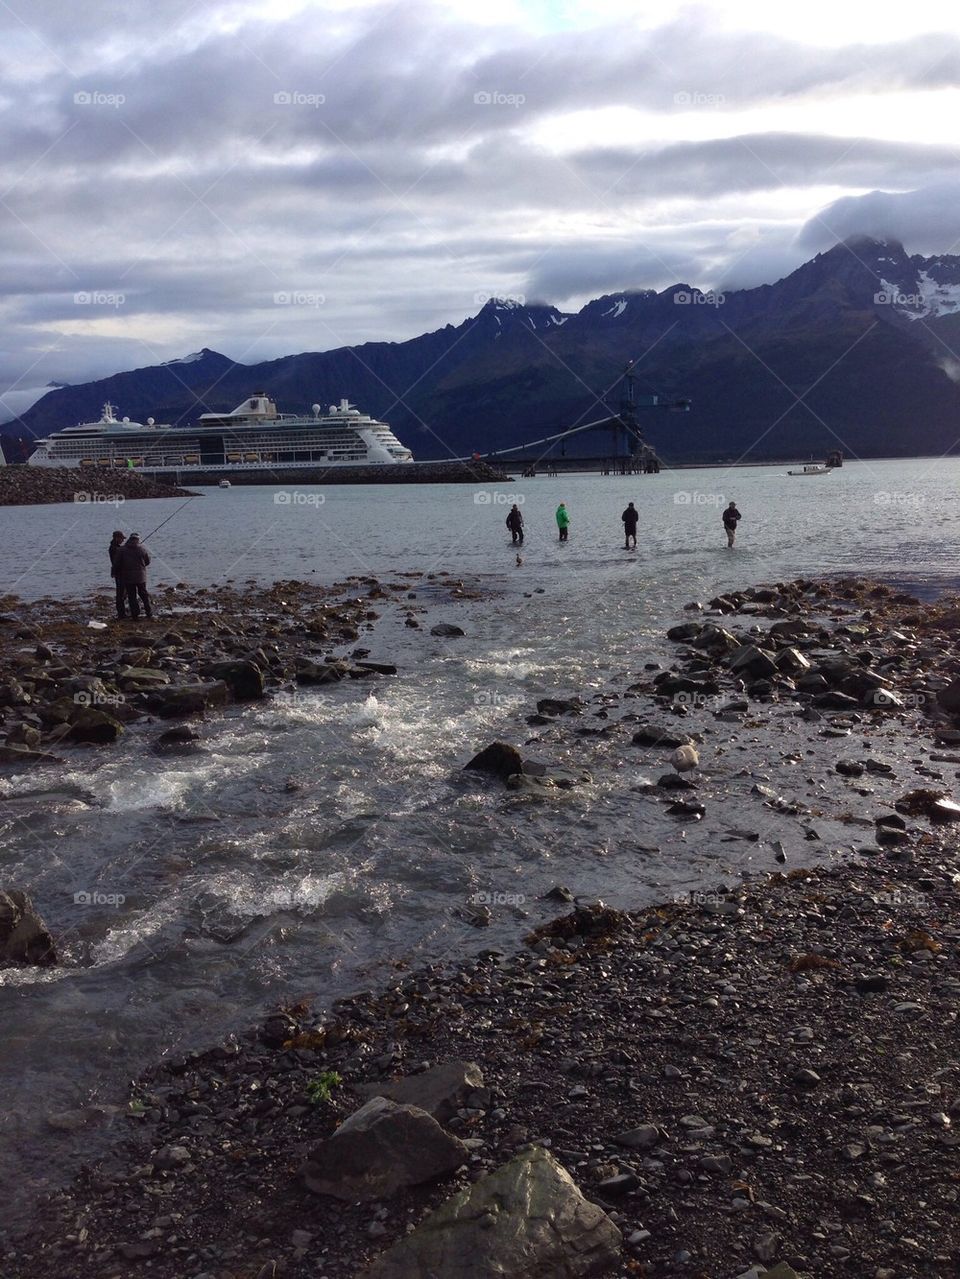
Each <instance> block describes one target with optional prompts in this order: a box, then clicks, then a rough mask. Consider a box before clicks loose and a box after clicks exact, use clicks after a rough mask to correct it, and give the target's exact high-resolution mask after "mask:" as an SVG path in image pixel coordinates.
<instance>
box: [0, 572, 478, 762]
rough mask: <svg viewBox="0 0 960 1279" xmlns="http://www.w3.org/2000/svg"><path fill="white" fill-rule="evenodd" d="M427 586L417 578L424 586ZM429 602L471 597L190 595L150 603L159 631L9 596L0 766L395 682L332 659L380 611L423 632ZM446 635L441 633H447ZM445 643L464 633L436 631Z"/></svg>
mask: <svg viewBox="0 0 960 1279" xmlns="http://www.w3.org/2000/svg"><path fill="white" fill-rule="evenodd" d="M421 579H422V580H421ZM425 592H428V593H429V595H430V598H431V602H432V603H436V602H438V601H446V600H449V601H451V602H452V601H458V600H462V599H469V598H473V597H475V592H473V591H471V590H470V589H469V588H468V587H466V586H465V585H464V583H463V582H462V581H459V580H457V579H454V578H452V577H451V576H450V575H449V574H447V573H443V572H438V573H431V574H427V575H424V574H421V573H407V574H400V575H398V577H397V580H395V581H393V582H390V583H387V584H381V583H380V582H379V581H378V580H377V579H376V578H372V577H367V578H360V577H355V578H351V579H348V580H347V581H346V582H340V583H336V584H334V585H332V586H329V587H327V586H316V585H310V584H308V583H305V582H278V583H276V584H275V585H274V586H273V587H271V588H269V589H260V588H256V589H254V590H246V589H243V588H234V587H230V586H224V587H219V588H216V589H203V590H199V589H191V588H188V587H186V586H184V585H183V584H179V585H177V586H169V587H163V588H161V589H160V590H158V591H155V592H154V593H153V599H154V609H155V616H154V618H153V620H148V619H146V618H140V619H138V620H136V621H134V620H132V619H126V620H124V621H117V620H115V619H112V620H111V621H110V622H109V623H106V622H100V621H97V620H92V621H89V622H86V623H84V622H82V621H76V620H72V619H71V620H67V621H65V620H64V612H65V611H67V612H72V613H74V615H76V614H77V613H79V614H81V615H82V614H83V613H84V612H85V611H90V612H92V613H93V614H94V615H95V616H96V617H108V618H109V617H110V615H111V611H112V608H113V601H112V598H111V597H110V596H109V595H108V594H105V593H101V594H98V595H96V596H94V597H93V599H92V600H91V601H90V602H89V604H88V603H86V602H79V603H74V604H72V605H71V606H70V608H69V609H65V607H64V604H63V602H62V601H59V600H40V601H36V602H34V603H24V602H23V601H20V600H18V599H16V598H15V597H6V598H4V597H0V636H3V639H4V644H3V647H2V651H0V734H2V738H0V765H11V766H12V765H16V766H19V767H24V766H27V765H42V764H49V763H57V762H60V760H59V755H58V753H59V752H61V751H63V750H69V749H77V748H80V747H91V746H105V745H109V744H111V743H113V742H116V741H117V740H119V738H120V737H122V736H123V734H124V733H125V732H126V731H127V729H128V728H129V727H130V726H133V725H142V726H144V727H147V728H149V727H150V726H151V725H155V724H156V723H157V722H158V721H161V722H166V721H174V720H176V721H180V720H185V719H189V718H193V717H198V716H203V715H205V714H208V713H216V712H218V711H220V710H221V709H222V708H223V707H224V706H227V705H228V704H231V703H238V702H250V701H257V700H261V699H263V698H265V697H268V696H270V695H274V694H276V693H278V692H282V691H284V690H287V691H289V690H292V689H295V688H298V687H315V686H318V685H323V684H333V683H338V682H339V681H341V680H345V679H354V680H356V679H374V678H376V677H378V676H387V675H391V674H395V673H396V667H395V666H393V665H392V664H389V663H377V662H368V661H365V660H364V659H365V658H366V657H367V656H368V652H367V650H365V649H364V648H362V647H356V648H352V649H350V656H342V655H337V650H342V649H345V648H349V646H350V645H352V644H354V643H355V641H358V640H359V639H360V638H361V634H362V632H364V631H365V630H371V629H373V625H374V623H375V621H376V620H377V618H378V617H379V615H380V614H379V611H378V610H380V609H383V608H387V607H390V606H391V605H393V606H395V607H396V608H397V609H399V611H400V613H401V615H402V616H403V618H404V621H405V623H406V625H407V626H408V627H410V628H412V629H414V630H417V629H420V626H421V622H420V620H419V619H420V618H421V617H422V616H423V615H424V614H425V612H426V607H425V605H424V603H423V600H422V598H421V597H422V596H423V595H424V593H425ZM444 627H446V629H445V630H444ZM435 631H436V634H438V635H439V634H444V633H446V634H453V635H456V634H462V632H461V631H460V630H459V628H457V627H452V626H450V625H449V624H443V623H438V624H437V628H435ZM196 740H197V734H196V733H194V732H193V731H192V729H190V728H189V727H188V726H184V725H181V726H179V727H174V728H170V727H169V725H168V726H167V728H166V731H162V732H160V733H159V734H158V735H156V736H155V738H154V739H153V740H152V744H153V746H154V747H155V748H156V749H158V750H189V749H190V748H191V746H192V745H193V744H194V743H195V742H196Z"/></svg>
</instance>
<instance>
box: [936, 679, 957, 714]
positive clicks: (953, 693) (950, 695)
mask: <svg viewBox="0 0 960 1279" xmlns="http://www.w3.org/2000/svg"><path fill="white" fill-rule="evenodd" d="M937 703H938V705H940V706H942V707H943V709H944V710H945V711H948V712H949V713H950V714H951V715H960V679H955V680H953V681H952V682H951V683H950V684H948V685H947V687H946V688H941V689H940V691H939V692H938V693H937Z"/></svg>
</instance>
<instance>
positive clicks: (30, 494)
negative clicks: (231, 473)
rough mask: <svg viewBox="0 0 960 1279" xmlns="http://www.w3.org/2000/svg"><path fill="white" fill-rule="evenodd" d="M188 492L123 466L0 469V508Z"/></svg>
mask: <svg viewBox="0 0 960 1279" xmlns="http://www.w3.org/2000/svg"><path fill="white" fill-rule="evenodd" d="M190 496H191V494H190V491H189V489H182V488H177V487H175V486H173V485H170V484H163V483H161V482H160V481H158V480H152V479H150V478H148V477H147V476H146V475H141V474H139V473H138V472H137V471H134V470H130V469H129V468H127V469H124V468H121V467H109V466H89V467H82V468H80V467H67V466H50V467H47V466H0V506H40V505H45V504H47V503H50V502H109V501H111V500H113V501H116V500H118V499H119V500H123V501H127V500H129V501H134V500H137V501H139V500H140V499H141V498H145V497H190Z"/></svg>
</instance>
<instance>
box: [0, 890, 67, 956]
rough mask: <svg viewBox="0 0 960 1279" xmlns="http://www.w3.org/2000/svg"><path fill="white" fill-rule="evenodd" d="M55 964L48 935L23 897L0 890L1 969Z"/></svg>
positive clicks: (54, 953) (47, 931) (15, 891)
mask: <svg viewBox="0 0 960 1279" xmlns="http://www.w3.org/2000/svg"><path fill="white" fill-rule="evenodd" d="M56 962H57V951H56V947H55V946H54V944H53V938H52V937H51V936H50V932H49V930H48V928H47V926H46V924H45V923H44V922H43V920H42V919H41V918H40V915H39V913H38V912H37V910H36V909H35V907H34V905H33V902H32V901H31V900H30V898H29V897H28V896H27V894H26V893H24V892H21V891H20V890H19V889H16V888H11V889H8V890H7V891H6V892H4V891H3V890H0V967H10V966H12V965H26V964H35V965H37V966H38V967H42V968H46V967H49V966H50V965H51V964H55V963H56Z"/></svg>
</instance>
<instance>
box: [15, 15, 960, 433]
mask: <svg viewBox="0 0 960 1279" xmlns="http://www.w3.org/2000/svg"><path fill="white" fill-rule="evenodd" d="M808 7H809V15H810V21H809V24H808V32H809V34H808V35H807V36H806V37H804V35H803V33H802V32H801V31H799V30H798V29H797V28H796V25H795V23H793V20H792V18H791V17H790V16H789V15H784V16H783V17H782V18H781V17H778V15H777V14H776V12H774V13H773V14H771V13H770V12H769V10H770V6H768V5H757V4H754V3H753V2H752V0H743V3H737V2H734V3H732V4H731V3H728V4H724V5H721V4H720V3H719V2H717V3H713V0H710V2H708V3H705V4H702V5H699V6H697V7H695V8H692V7H689V6H682V5H678V4H671V3H666V4H660V5H658V6H656V8H654V7H653V6H645V5H643V4H640V5H637V4H632V5H631V4H627V3H620V2H619V0H606V2H605V3H599V4H592V5H589V6H588V5H586V4H582V5H581V4H580V3H577V2H573V3H565V4H560V3H552V2H551V3H543V2H542V0H493V3H492V4H491V5H490V6H489V7H485V13H484V16H483V19H482V20H478V19H477V18H476V17H475V16H473V15H472V8H473V7H472V6H468V5H467V4H466V3H463V4H461V3H446V4H434V5H431V4H424V3H418V2H417V0H413V2H412V3H407V2H406V0H405V2H404V3H401V4H392V5H391V4H385V5H380V4H364V3H352V2H351V0H345V2H343V3H326V4H313V3H309V2H303V0H287V3H283V2H282V0H262V2H260V3H257V2H256V0H247V2H246V3H229V2H220V3H218V2H217V0H213V3H210V4H204V5H202V6H201V5H192V4H190V3H185V2H184V0H178V2H177V3H168V2H167V0H159V2H157V0H151V2H149V3H147V2H146V0H144V2H143V3H140V2H138V0H135V2H134V3H129V2H127V3H123V4H120V3H105V4H97V5H90V6H74V7H69V6H66V5H64V4H63V3H62V0H58V3H52V2H51V0H31V3H30V4H29V6H28V5H27V4H26V3H25V2H24V0H12V3H11V4H9V5H4V6H2V8H0V34H2V37H3V39H2V45H0V48H2V54H0V57H2V59H3V80H2V84H3V86H4V87H3V89H2V90H0V131H2V141H3V145H2V148H0V157H2V158H0V257H2V264H3V271H2V275H0V285H2V294H0V307H2V319H3V333H4V341H3V344H2V349H0V390H2V389H3V388H6V389H7V393H6V395H5V396H4V398H3V401H2V405H0V409H2V407H3V406H6V408H7V412H4V413H2V414H0V415H2V416H3V417H8V416H10V415H11V413H12V412H15V411H18V410H22V408H23V407H25V406H26V404H27V403H29V401H30V400H31V399H32V398H33V397H34V396H35V395H36V393H37V392H36V388H38V387H41V386H43V384H44V383H46V382H47V381H48V380H51V379H53V380H57V381H83V380H87V379H88V378H90V377H95V376H102V375H104V374H107V373H111V372H114V371H116V370H118V369H121V368H130V367H137V366H142V365H146V364H152V363H156V362H158V361H160V360H166V359H172V358H175V357H177V356H182V355H185V354H187V353H188V352H190V351H192V350H195V349H197V348H199V347H201V346H211V347H214V348H216V349H218V350H221V351H223V352H224V353H225V354H227V355H229V356H231V357H233V358H234V359H238V360H242V361H245V362H249V361H252V360H258V359H266V358H272V357H275V356H278V355H282V354H286V353H289V352H293V351H301V350H309V349H327V348H330V347H334V346H339V345H344V344H348V343H351V344H352V343H355V342H361V341H366V340H370V339H403V338H406V337H411V336H414V335H415V334H417V333H419V332H422V331H424V330H427V329H431V328H436V327H439V326H440V325H442V324H446V323H459V322H460V321H461V320H462V319H463V318H464V317H465V316H467V315H470V314H473V313H475V312H476V310H477V309H478V306H479V305H480V303H481V302H482V299H483V298H484V297H486V296H489V295H491V294H498V293H499V294H509V295H514V296H516V295H522V296H526V297H529V298H530V299H536V300H538V301H546V302H551V303H553V304H555V305H558V306H560V307H562V308H567V309H571V308H575V307H577V306H579V305H581V304H582V303H583V302H584V301H586V300H588V299H589V298H591V297H593V296H597V295H599V294H601V293H605V292H613V291H616V290H618V289H624V288H658V289H661V288H665V287H666V286H667V285H669V284H673V283H676V282H680V281H682V282H685V283H691V284H697V285H700V286H701V287H703V288H710V287H727V288H730V287H737V286H740V287H744V286H749V285H755V284H758V283H762V282H767V281H772V280H775V279H777V278H779V277H780V276H782V275H783V274H785V273H786V272H788V271H789V270H791V269H793V268H794V267H795V266H797V265H799V264H800V263H801V262H802V261H803V260H805V258H807V257H808V256H810V254H811V252H813V251H817V250H820V249H823V248H825V247H828V246H829V245H830V244H831V243H834V242H835V241H836V240H837V239H838V238H843V237H845V236H847V235H850V234H853V233H858V232H866V233H869V234H876V235H882V236H895V237H897V238H899V239H902V240H903V241H904V243H905V244H906V246H907V248H908V249H909V250H910V251H913V252H924V253H935V252H957V251H960V200H958V196H960V152H958V149H957V147H956V145H955V144H954V141H953V136H952V133H953V121H954V120H955V119H956V118H957V107H958V105H960V92H958V88H960V19H957V18H955V17H953V11H952V6H950V5H946V4H938V3H936V0H930V2H929V3H925V2H924V0H919V2H918V3H915V4H914V5H912V6H911V8H910V11H909V14H910V22H909V23H905V20H904V15H903V14H899V16H898V17H897V18H896V19H894V18H892V17H890V16H889V15H888V17H887V19H886V20H885V21H880V22H878V23H876V24H870V26H871V32H870V34H869V35H865V34H864V33H863V32H862V31H861V30H860V29H859V27H858V26H857V24H852V25H851V26H850V29H849V31H848V30H847V29H846V28H845V26H844V23H843V20H842V14H841V15H840V17H839V18H837V16H836V7H835V6H828V5H826V4H825V3H824V0H811V3H810V5H809V6H808ZM828 16H829V17H831V18H832V19H833V20H831V21H830V22H827V21H826V19H827V17H828ZM818 19H819V20H818Z"/></svg>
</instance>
